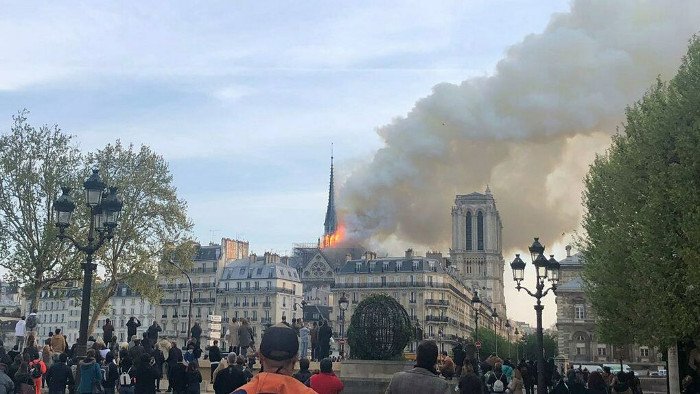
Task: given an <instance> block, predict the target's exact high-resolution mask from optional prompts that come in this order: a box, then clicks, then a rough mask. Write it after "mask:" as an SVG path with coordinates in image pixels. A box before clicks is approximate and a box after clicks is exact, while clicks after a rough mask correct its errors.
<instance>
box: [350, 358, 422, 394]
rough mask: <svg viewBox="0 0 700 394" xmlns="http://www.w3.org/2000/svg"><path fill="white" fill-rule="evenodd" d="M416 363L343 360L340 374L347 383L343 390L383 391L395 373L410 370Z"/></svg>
mask: <svg viewBox="0 0 700 394" xmlns="http://www.w3.org/2000/svg"><path fill="white" fill-rule="evenodd" d="M414 364H415V362H413V361H408V360H401V361H384V360H343V362H342V363H340V375H339V377H340V380H342V381H343V384H345V390H343V392H348V393H353V394H355V393H357V394H364V393H367V394H369V393H383V392H384V391H385V390H386V388H387V387H388V386H389V382H390V381H391V377H392V376H393V375H394V374H395V373H397V372H401V371H408V370H410V369H412V368H413V365H414Z"/></svg>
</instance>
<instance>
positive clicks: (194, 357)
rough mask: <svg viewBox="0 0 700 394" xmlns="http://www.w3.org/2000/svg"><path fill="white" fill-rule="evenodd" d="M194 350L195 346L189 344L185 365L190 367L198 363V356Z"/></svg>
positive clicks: (191, 343)
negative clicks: (191, 364)
mask: <svg viewBox="0 0 700 394" xmlns="http://www.w3.org/2000/svg"><path fill="white" fill-rule="evenodd" d="M194 349H195V346H194V343H193V342H190V343H188V344H187V351H186V352H185V354H184V355H183V357H184V359H185V365H189V364H190V363H193V362H196V361H197V355H196V354H195V353H194Z"/></svg>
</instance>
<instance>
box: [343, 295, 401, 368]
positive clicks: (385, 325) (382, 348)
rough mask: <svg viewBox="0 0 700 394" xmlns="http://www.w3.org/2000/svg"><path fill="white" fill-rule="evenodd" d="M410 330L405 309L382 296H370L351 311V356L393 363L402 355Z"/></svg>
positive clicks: (349, 340) (349, 333)
mask: <svg viewBox="0 0 700 394" xmlns="http://www.w3.org/2000/svg"><path fill="white" fill-rule="evenodd" d="M412 332H413V328H412V326H411V320H410V319H409V317H408V313H406V310H405V309H404V308H403V306H401V304H399V303H398V302H397V301H396V300H395V299H394V298H392V297H390V296H388V295H386V294H376V295H371V296H369V297H367V298H365V299H364V300H362V301H361V302H360V303H359V304H358V305H357V308H355V311H354V313H353V314H352V318H351V319H350V326H349V327H348V334H347V335H348V343H349V345H350V350H351V357H352V358H354V359H360V360H393V359H397V358H399V357H400V356H401V355H402V354H403V350H404V348H406V345H408V342H409V341H410V340H411V339H412Z"/></svg>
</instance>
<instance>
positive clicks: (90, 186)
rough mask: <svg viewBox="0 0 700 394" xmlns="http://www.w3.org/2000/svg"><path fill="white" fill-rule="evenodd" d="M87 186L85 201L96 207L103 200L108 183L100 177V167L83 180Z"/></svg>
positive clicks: (84, 185)
mask: <svg viewBox="0 0 700 394" xmlns="http://www.w3.org/2000/svg"><path fill="white" fill-rule="evenodd" d="M83 187H84V188H85V202H86V203H87V205H88V206H89V207H95V206H97V205H99V204H100V202H101V201H102V193H103V192H104V190H105V187H107V185H106V184H105V183H104V182H102V178H100V171H99V170H98V169H94V170H92V175H90V177H88V179H86V180H85V182H83Z"/></svg>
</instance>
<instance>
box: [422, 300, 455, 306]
mask: <svg viewBox="0 0 700 394" xmlns="http://www.w3.org/2000/svg"><path fill="white" fill-rule="evenodd" d="M425 305H437V306H445V307H446V306H449V305H450V301H448V300H434V299H427V300H425Z"/></svg>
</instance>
